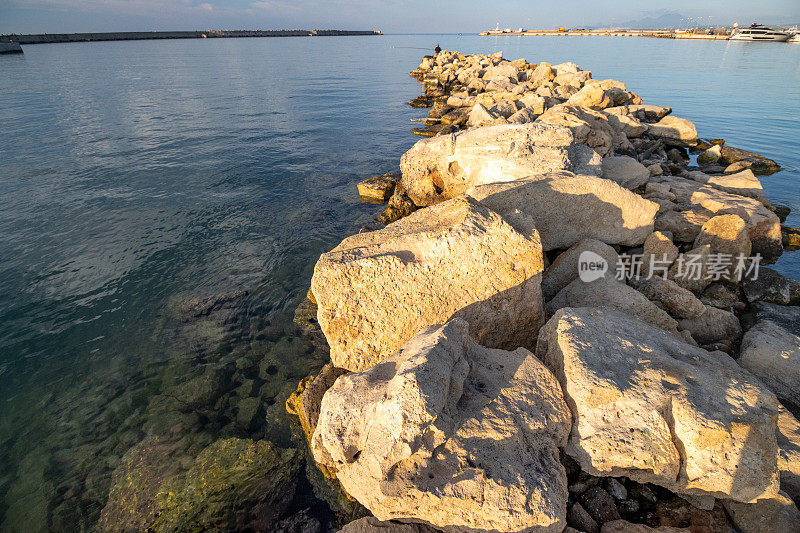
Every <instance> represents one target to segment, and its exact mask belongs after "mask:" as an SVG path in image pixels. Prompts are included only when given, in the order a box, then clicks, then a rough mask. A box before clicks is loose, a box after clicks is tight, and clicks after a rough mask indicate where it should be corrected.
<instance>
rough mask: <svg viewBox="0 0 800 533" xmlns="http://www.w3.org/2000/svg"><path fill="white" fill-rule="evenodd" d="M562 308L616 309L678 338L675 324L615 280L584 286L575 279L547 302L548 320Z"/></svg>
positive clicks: (637, 294)
mask: <svg viewBox="0 0 800 533" xmlns="http://www.w3.org/2000/svg"><path fill="white" fill-rule="evenodd" d="M564 307H598V308H605V309H616V310H617V311H621V312H623V313H626V314H628V315H630V316H632V317H636V318H638V319H639V320H642V321H643V322H647V323H648V324H651V325H653V326H656V327H658V328H661V329H663V330H664V331H669V332H670V333H672V334H674V335H678V322H677V321H676V320H675V319H674V318H672V317H671V316H669V314H667V312H666V311H664V310H663V309H661V308H660V307H658V306H657V305H656V304H654V303H653V302H651V301H650V300H648V299H647V297H646V296H644V295H643V294H642V293H640V292H639V291H637V290H636V289H634V288H632V287H629V286H628V285H626V284H624V283H622V282H620V281H617V280H616V279H614V278H611V277H609V278H600V279H598V280H595V281H592V282H589V283H586V282H584V281H581V280H580V279H576V280H575V281H573V282H572V283H570V284H569V285H567V286H566V287H564V288H563V289H561V291H560V292H559V293H558V294H556V295H555V297H553V299H552V300H550V301H549V302H547V305H546V307H545V309H546V311H547V314H548V316H550V315H553V314H554V313H555V312H556V311H558V310H559V309H562V308H564Z"/></svg>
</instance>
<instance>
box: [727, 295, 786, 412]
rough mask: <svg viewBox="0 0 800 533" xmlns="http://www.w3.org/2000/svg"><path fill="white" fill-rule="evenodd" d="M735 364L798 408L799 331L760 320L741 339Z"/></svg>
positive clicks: (770, 321)
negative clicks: (740, 347) (739, 351)
mask: <svg viewBox="0 0 800 533" xmlns="http://www.w3.org/2000/svg"><path fill="white" fill-rule="evenodd" d="M797 309H800V308H794V311H795V313H796V312H797ZM738 361H739V364H740V365H742V367H744V368H746V369H747V370H749V371H750V372H752V373H753V374H754V375H756V376H757V377H758V378H759V379H760V380H761V381H763V382H764V384H765V385H766V386H767V387H769V388H770V390H772V392H774V393H775V394H776V395H777V396H778V398H781V399H782V400H786V401H789V402H791V403H793V404H795V405H800V331H797V330H791V329H787V328H786V327H784V326H782V325H780V324H778V323H776V322H773V321H772V320H759V321H758V322H757V323H756V325H755V326H753V327H752V328H750V330H748V332H747V333H746V334H745V336H744V338H743V339H742V350H741V355H740V356H739V359H738Z"/></svg>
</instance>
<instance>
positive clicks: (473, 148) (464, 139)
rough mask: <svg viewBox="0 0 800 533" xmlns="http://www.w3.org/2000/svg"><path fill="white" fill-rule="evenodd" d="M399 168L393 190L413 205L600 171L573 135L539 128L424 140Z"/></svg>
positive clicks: (517, 127)
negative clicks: (505, 184) (498, 185)
mask: <svg viewBox="0 0 800 533" xmlns="http://www.w3.org/2000/svg"><path fill="white" fill-rule="evenodd" d="M492 116H493V114H492ZM476 120H477V118H476ZM400 169H401V170H402V172H403V178H402V180H401V181H400V183H399V184H398V187H399V189H400V190H401V191H403V192H405V193H406V194H407V195H408V196H409V198H411V200H412V201H413V202H414V203H415V204H416V205H418V206H427V205H432V204H435V203H437V202H440V201H443V200H446V199H448V198H453V197H455V196H457V195H459V194H461V193H462V192H464V191H465V190H467V189H468V188H469V187H472V186H475V185H483V184H486V183H495V182H499V181H510V180H514V179H518V178H523V177H527V176H533V175H537V174H545V173H548V172H555V171H561V170H567V171H574V172H579V173H584V174H587V173H588V174H600V172H601V170H600V157H599V156H598V155H597V154H596V153H595V152H594V151H593V150H591V149H589V148H588V147H586V146H585V145H583V144H580V143H579V142H577V141H576V139H575V136H574V135H573V133H572V131H570V130H569V129H568V128H564V127H559V126H553V125H548V124H538V123H528V124H504V125H499V126H490V127H484V128H475V129H471V130H467V131H464V132H461V133H457V134H453V135H440V136H437V137H432V138H430V139H423V140H421V141H419V142H418V143H417V144H415V145H414V147H413V148H411V149H410V150H409V151H408V152H406V153H405V154H404V155H403V157H402V158H401V160H400Z"/></svg>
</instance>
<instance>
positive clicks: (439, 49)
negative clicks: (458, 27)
mask: <svg viewBox="0 0 800 533" xmlns="http://www.w3.org/2000/svg"><path fill="white" fill-rule="evenodd" d="M441 51H442V47H441V46H439V44H438V43H437V44H436V48H434V49H433V52H434V53H436V54H438V53H439V52H441Z"/></svg>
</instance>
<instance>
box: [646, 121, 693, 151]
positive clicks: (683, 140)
mask: <svg viewBox="0 0 800 533" xmlns="http://www.w3.org/2000/svg"><path fill="white" fill-rule="evenodd" d="M647 131H648V133H650V135H653V136H655V137H661V138H663V139H665V140H666V141H669V142H672V143H676V144H681V145H685V146H694V145H696V144H697V142H698V139H697V128H695V126H694V124H693V123H692V122H691V121H689V120H687V119H685V118H678V117H673V116H666V117H664V118H662V119H661V120H659V121H658V122H656V123H655V124H651V125H650V127H649V128H648V130H647Z"/></svg>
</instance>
